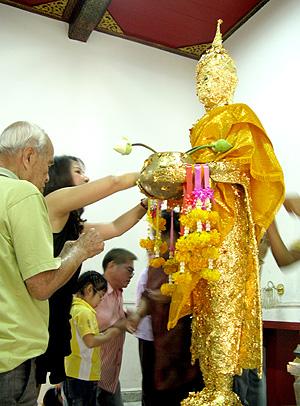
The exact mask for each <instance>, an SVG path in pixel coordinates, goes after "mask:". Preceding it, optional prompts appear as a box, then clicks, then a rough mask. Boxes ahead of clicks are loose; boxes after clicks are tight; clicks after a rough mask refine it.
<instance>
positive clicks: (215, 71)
mask: <svg viewBox="0 0 300 406" xmlns="http://www.w3.org/2000/svg"><path fill="white" fill-rule="evenodd" d="M221 23H222V20H218V25H217V31H216V35H215V38H214V40H213V43H212V46H211V48H210V49H209V50H208V51H206V53H205V54H204V55H202V57H201V58H200V60H199V62H198V64H197V68H196V86H197V96H198V98H199V100H200V102H201V103H202V104H203V105H204V107H205V109H206V110H207V111H208V110H211V109H213V108H215V107H218V106H224V105H226V104H230V103H231V102H232V98H233V94H234V91H235V88H236V85H237V81H238V80H237V73H236V67H235V63H234V61H233V59H232V58H231V57H230V56H229V54H228V52H227V51H226V50H225V49H224V48H223V45H222V34H221V32H220V25H221Z"/></svg>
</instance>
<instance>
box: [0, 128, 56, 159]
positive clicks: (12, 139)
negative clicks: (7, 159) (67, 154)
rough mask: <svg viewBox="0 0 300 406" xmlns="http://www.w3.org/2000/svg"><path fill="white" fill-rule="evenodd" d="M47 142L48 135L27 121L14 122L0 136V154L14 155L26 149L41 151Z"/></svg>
mask: <svg viewBox="0 0 300 406" xmlns="http://www.w3.org/2000/svg"><path fill="white" fill-rule="evenodd" d="M48 142H49V137H48V135H47V134H46V133H45V131H44V130H42V129H41V128H40V127H38V126H37V125H35V124H32V123H29V122H28V121H16V122H15V123H13V124H11V125H10V126H8V127H7V128H5V130H4V131H3V133H2V134H1V135H0V154H1V153H14V152H16V151H18V150H20V149H22V148H26V147H34V148H36V149H37V150H38V151H43V149H44V148H45V147H46V145H47V144H48Z"/></svg>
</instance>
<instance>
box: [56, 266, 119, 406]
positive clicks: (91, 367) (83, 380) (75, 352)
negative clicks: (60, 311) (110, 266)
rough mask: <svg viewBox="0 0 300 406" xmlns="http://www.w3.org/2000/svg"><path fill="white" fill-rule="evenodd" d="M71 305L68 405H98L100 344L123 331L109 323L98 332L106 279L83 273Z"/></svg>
mask: <svg viewBox="0 0 300 406" xmlns="http://www.w3.org/2000/svg"><path fill="white" fill-rule="evenodd" d="M77 284H78V291H77V293H76V294H75V295H74V298H73V302H72V307H71V316H72V318H71V321H70V323H71V330H72V339H71V354H70V355H69V356H67V357H66V358H65V370H66V375H67V378H66V380H65V382H64V384H63V389H64V393H65V396H66V398H67V401H68V405H69V406H72V405H76V406H77V405H78V406H80V405H82V406H95V405H96V397H97V396H96V395H97V382H98V380H99V379H100V369H101V368H100V345H101V344H103V343H105V342H107V341H108V340H110V339H111V338H113V337H116V336H117V335H119V334H120V333H121V330H120V328H118V327H115V326H113V327H110V328H109V329H107V330H106V331H105V332H103V333H101V334H100V333H99V327H98V323H97V319H96V311H95V307H96V306H97V305H98V304H99V303H100V301H101V299H102V297H103V296H104V294H105V292H106V290H107V282H106V280H105V279H104V277H103V276H102V275H101V274H99V273H98V272H96V271H88V272H85V273H83V274H82V275H81V276H80V277H79V279H78V282H77Z"/></svg>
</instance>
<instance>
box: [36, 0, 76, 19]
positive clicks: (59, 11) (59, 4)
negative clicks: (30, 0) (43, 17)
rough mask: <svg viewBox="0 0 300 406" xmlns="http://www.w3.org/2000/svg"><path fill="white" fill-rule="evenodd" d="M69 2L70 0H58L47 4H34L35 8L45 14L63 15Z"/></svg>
mask: <svg viewBox="0 0 300 406" xmlns="http://www.w3.org/2000/svg"><path fill="white" fill-rule="evenodd" d="M67 4H68V0H57V1H51V2H49V3H45V4H40V5H39V6H34V7H33V8H34V9H35V10H39V11H41V12H42V13H43V14H48V15H50V16H55V17H62V16H63V13H64V11H65V8H66V6H67Z"/></svg>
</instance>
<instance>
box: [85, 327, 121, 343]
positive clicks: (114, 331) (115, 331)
mask: <svg viewBox="0 0 300 406" xmlns="http://www.w3.org/2000/svg"><path fill="white" fill-rule="evenodd" d="M119 334H121V330H120V329H119V328H117V327H110V328H108V329H107V330H105V331H104V332H103V333H100V334H99V335H98V334H97V335H96V334H86V335H85V336H83V337H82V339H83V341H84V343H85V345H86V346H87V347H88V348H94V347H99V345H101V344H104V343H106V342H107V341H109V340H111V339H112V338H114V337H117V336H118V335H119Z"/></svg>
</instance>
